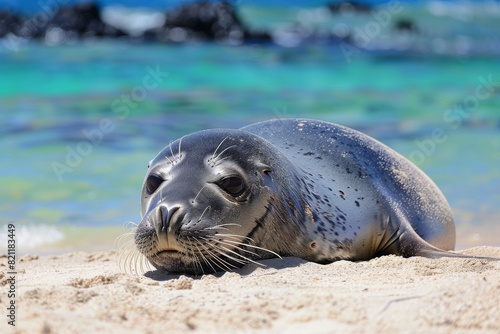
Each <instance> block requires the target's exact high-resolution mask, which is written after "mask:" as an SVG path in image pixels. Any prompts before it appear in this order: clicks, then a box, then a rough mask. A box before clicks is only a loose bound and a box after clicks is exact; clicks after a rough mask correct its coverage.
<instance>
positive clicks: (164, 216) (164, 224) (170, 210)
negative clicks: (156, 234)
mask: <svg viewBox="0 0 500 334" xmlns="http://www.w3.org/2000/svg"><path fill="white" fill-rule="evenodd" d="M179 209H180V207H179V206H177V205H176V206H172V207H167V206H166V205H161V206H160V208H159V211H160V219H159V222H158V223H159V224H160V225H161V231H162V232H165V233H167V232H168V229H169V227H170V225H171V220H172V216H173V215H174V214H175V213H176V212H177V211H178V210H179Z"/></svg>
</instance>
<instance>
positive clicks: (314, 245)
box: [309, 241, 317, 249]
mask: <svg viewBox="0 0 500 334" xmlns="http://www.w3.org/2000/svg"><path fill="white" fill-rule="evenodd" d="M309 246H310V247H311V248H312V249H314V248H316V246H317V244H316V241H313V242H311V244H310V245H309Z"/></svg>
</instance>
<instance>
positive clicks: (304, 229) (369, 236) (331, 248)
mask: <svg viewBox="0 0 500 334" xmlns="http://www.w3.org/2000/svg"><path fill="white" fill-rule="evenodd" d="M141 203H142V216H143V219H142V221H141V223H140V224H139V226H138V227H137V230H136V232H135V243H136V245H137V248H138V250H139V252H141V253H142V254H143V255H145V256H146V258H147V259H148V260H149V261H150V262H151V263H152V264H153V265H154V266H155V267H156V268H159V269H164V270H167V271H169V272H183V273H191V274H201V273H208V272H215V271H219V270H231V269H232V268H235V267H240V266H242V265H244V264H246V263H249V262H254V261H256V260H259V259H265V258H271V257H277V256H296V257H300V258H302V259H305V260H308V261H314V262H317V263H325V264H326V263H331V262H333V261H336V260H352V261H357V260H368V259H371V258H374V257H377V256H381V255H386V254H396V255H401V256H404V257H410V256H425V257H441V256H450V257H466V256H462V255H459V254H454V253H450V252H448V251H449V250H453V249H454V247H455V225H454V220H453V214H452V211H451V209H450V207H449V205H448V203H447V201H446V199H445V197H444V196H443V194H442V193H441V191H440V190H439V189H438V187H437V186H436V185H435V184H434V183H433V182H432V181H431V179H430V178H429V177H428V176H426V175H425V174H424V173H423V172H422V171H421V170H420V169H418V168H417V167H416V166H415V165H414V164H413V163H411V162H410V161H409V160H407V159H406V158H405V157H403V156H402V155H400V154H398V153H396V152H395V151H394V150H392V149H390V148H389V147H387V146H385V145H384V144H382V143H380V142H378V141H377V140H375V139H373V138H371V137H369V136H367V135H365V134H363V133H361V132H358V131H355V130H353V129H350V128H347V127H344V126H341V125H337V124H333V123H328V122H323V121H316V120H307V119H278V120H271V121H265V122H261V123H256V124H252V125H249V126H246V127H243V128H241V129H239V130H233V129H213V130H204V131H200V132H195V133H193V134H190V135H188V136H185V137H183V138H181V139H179V140H177V141H175V142H173V143H171V144H170V145H169V146H167V147H166V148H165V149H164V150H163V151H161V152H160V153H159V154H158V155H157V156H156V157H155V158H154V159H153V160H152V161H151V162H150V166H149V170H148V173H147V175H146V178H145V181H144V185H143V191H142V198H141Z"/></svg>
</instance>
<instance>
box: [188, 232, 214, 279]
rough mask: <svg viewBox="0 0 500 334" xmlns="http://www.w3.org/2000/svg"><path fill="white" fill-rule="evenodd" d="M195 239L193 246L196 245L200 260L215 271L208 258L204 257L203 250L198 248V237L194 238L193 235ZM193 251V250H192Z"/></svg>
mask: <svg viewBox="0 0 500 334" xmlns="http://www.w3.org/2000/svg"><path fill="white" fill-rule="evenodd" d="M193 238H194V239H195V241H196V243H194V246H195V247H196V249H197V250H198V254H200V256H201V258H202V260H203V261H204V262H205V263H206V264H207V265H208V266H209V267H210V268H211V269H212V270H213V271H216V270H215V268H214V267H213V266H212V264H211V263H210V261H208V259H207V258H206V257H205V255H203V252H202V251H201V250H200V248H199V247H198V244H199V243H200V242H199V241H198V239H196V238H195V237H193ZM193 252H194V251H193Z"/></svg>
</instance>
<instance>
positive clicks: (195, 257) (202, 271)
mask: <svg viewBox="0 0 500 334" xmlns="http://www.w3.org/2000/svg"><path fill="white" fill-rule="evenodd" d="M188 238H189V237H188ZM195 239H196V238H195ZM181 243H182V244H183V245H185V244H184V242H181ZM195 246H196V245H195ZM185 248H186V249H187V250H188V252H189V253H190V254H191V256H192V257H193V259H194V260H195V262H194V263H195V269H196V266H200V270H201V273H202V274H205V270H204V269H203V265H202V264H201V261H200V259H199V257H198V256H197V255H196V253H195V251H194V250H193V249H192V248H191V247H185ZM200 255H201V256H203V254H200Z"/></svg>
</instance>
